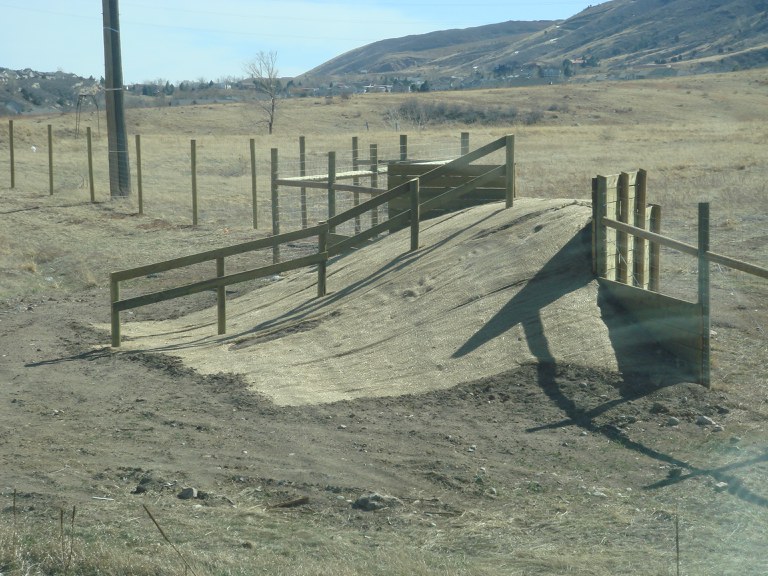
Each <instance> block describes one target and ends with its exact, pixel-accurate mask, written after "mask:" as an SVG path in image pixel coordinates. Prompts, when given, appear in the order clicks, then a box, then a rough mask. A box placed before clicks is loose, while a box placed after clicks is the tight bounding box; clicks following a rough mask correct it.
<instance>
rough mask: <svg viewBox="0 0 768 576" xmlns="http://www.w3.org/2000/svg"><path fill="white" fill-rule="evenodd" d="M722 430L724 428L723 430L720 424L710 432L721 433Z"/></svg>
mask: <svg viewBox="0 0 768 576" xmlns="http://www.w3.org/2000/svg"><path fill="white" fill-rule="evenodd" d="M723 430H725V428H723V427H722V426H721V425H720V424H718V425H716V426H715V427H714V428H712V432H722V431H723Z"/></svg>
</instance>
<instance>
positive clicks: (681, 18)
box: [307, 0, 768, 76]
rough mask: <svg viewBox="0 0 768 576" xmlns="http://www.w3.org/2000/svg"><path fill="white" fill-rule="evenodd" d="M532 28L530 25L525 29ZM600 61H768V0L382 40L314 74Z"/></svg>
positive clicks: (669, 2) (628, 5)
mask: <svg viewBox="0 0 768 576" xmlns="http://www.w3.org/2000/svg"><path fill="white" fill-rule="evenodd" d="M526 25H527V26H526ZM582 56H593V57H595V58H596V59H597V60H598V61H601V62H602V63H603V69H607V70H613V69H617V68H618V69H623V68H627V67H631V66H637V65H648V64H651V65H652V64H663V65H668V64H672V65H677V66H686V67H688V68H693V70H694V71H709V70H730V69H733V68H734V67H741V68H749V67H754V66H761V65H764V64H765V63H766V62H768V2H766V1H765V0H758V1H753V0H727V1H725V2H723V1H722V0H612V1H610V2H604V3H602V4H598V5H596V6H591V7H589V8H587V9H586V10H583V11H582V12H580V13H578V14H576V15H574V16H573V17H571V18H568V19H567V20H564V21H559V22H546V21H542V22H528V23H526V22H506V23H503V24H494V25H490V26H480V27H477V28H469V29H467V30H451V31H445V32H434V33H432V34H425V35H421V36H409V37H406V38H395V39H390V40H383V41H380V42H375V43H373V44H369V45H367V46H363V47H361V48H358V49H356V50H352V51H350V52H347V53H346V54H343V55H341V56H338V57H336V58H334V59H333V60H330V61H329V62H327V63H325V64H323V65H321V66H318V67H317V68H315V69H313V70H311V71H309V72H308V73H307V74H308V75H311V76H323V75H325V76H329V75H340V74H354V73H359V72H360V71H361V70H367V71H368V73H391V72H397V73H399V74H404V75H408V74H421V73H422V72H423V71H424V70H426V69H429V70H431V71H432V72H431V73H432V74H433V75H434V74H436V72H435V70H437V71H438V72H437V74H438V75H451V74H461V73H464V74H466V73H467V71H468V70H472V69H473V67H477V69H479V70H481V71H484V72H490V71H493V70H494V68H497V67H499V66H502V65H504V66H509V67H511V68H515V67H516V66H520V65H524V64H526V63H531V62H537V63H541V64H551V65H554V66H557V67H559V66H560V65H561V64H562V62H563V60H564V59H578V58H580V57H582Z"/></svg>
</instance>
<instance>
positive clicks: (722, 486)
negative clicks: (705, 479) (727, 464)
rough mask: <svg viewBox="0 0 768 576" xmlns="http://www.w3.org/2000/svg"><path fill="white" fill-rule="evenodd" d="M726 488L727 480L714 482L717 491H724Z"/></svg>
mask: <svg viewBox="0 0 768 576" xmlns="http://www.w3.org/2000/svg"><path fill="white" fill-rule="evenodd" d="M727 489H728V482H718V483H717V484H715V490H716V491H717V492H724V491H725V490H727Z"/></svg>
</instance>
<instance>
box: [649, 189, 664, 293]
mask: <svg viewBox="0 0 768 576" xmlns="http://www.w3.org/2000/svg"><path fill="white" fill-rule="evenodd" d="M650 229H651V232H655V233H656V234H661V206H659V205H658V204H651V219H650ZM648 258H649V259H650V262H649V263H648V290H650V291H651V292H658V291H659V290H661V246H659V244H658V242H651V246H650V247H649V249H648Z"/></svg>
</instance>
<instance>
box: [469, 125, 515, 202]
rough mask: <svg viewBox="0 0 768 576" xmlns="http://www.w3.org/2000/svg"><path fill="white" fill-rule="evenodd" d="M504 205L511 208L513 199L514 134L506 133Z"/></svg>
mask: <svg viewBox="0 0 768 576" xmlns="http://www.w3.org/2000/svg"><path fill="white" fill-rule="evenodd" d="M467 153H469V141H467ZM506 162H507V163H506V169H507V170H506V173H505V174H506V186H507V190H506V207H507V208H512V205H513V204H514V201H515V176H516V174H515V135H514V134H509V135H507V145H506Z"/></svg>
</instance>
